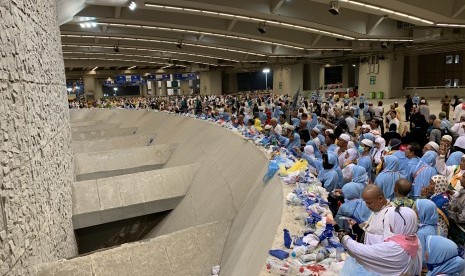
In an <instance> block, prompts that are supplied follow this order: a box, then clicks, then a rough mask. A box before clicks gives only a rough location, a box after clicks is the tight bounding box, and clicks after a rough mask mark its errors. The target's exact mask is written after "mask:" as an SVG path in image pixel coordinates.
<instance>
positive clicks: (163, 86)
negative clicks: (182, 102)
mask: <svg viewBox="0 0 465 276" xmlns="http://www.w3.org/2000/svg"><path fill="white" fill-rule="evenodd" d="M160 91H161V93H160V96H168V84H167V83H166V81H162V82H161V90H160Z"/></svg>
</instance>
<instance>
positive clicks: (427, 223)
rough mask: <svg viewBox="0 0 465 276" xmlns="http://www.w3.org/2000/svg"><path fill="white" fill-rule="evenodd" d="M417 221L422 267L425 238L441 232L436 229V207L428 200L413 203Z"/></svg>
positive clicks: (418, 200)
mask: <svg viewBox="0 0 465 276" xmlns="http://www.w3.org/2000/svg"><path fill="white" fill-rule="evenodd" d="M415 205H416V209H417V214H418V220H419V221H420V224H419V225H418V231H417V236H418V239H419V240H420V244H421V249H422V250H423V254H422V257H423V267H426V265H425V257H424V256H425V252H426V237H428V236H429V235H440V234H441V231H440V229H439V227H438V212H437V211H436V205H435V204H434V202H432V201H431V200H429V199H417V201H416V202H415Z"/></svg>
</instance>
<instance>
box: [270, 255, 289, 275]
mask: <svg viewBox="0 0 465 276" xmlns="http://www.w3.org/2000/svg"><path fill="white" fill-rule="evenodd" d="M266 270H267V271H268V272H270V273H274V274H278V275H289V272H290V271H289V267H288V266H286V265H285V264H284V262H279V261H277V260H274V259H271V258H268V259H267V260H266Z"/></svg>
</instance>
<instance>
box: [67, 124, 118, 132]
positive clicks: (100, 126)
mask: <svg viewBox="0 0 465 276" xmlns="http://www.w3.org/2000/svg"><path fill="white" fill-rule="evenodd" d="M119 125H120V124H119V123H109V124H103V123H102V124H94V125H86V126H75V125H74V124H73V125H72V126H71V131H72V132H82V131H99V130H111V129H116V128H118V127H119Z"/></svg>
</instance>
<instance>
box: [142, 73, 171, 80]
mask: <svg viewBox="0 0 465 276" xmlns="http://www.w3.org/2000/svg"><path fill="white" fill-rule="evenodd" d="M170 79H171V78H170V75H169V74H156V75H148V76H147V80H149V81H166V80H170Z"/></svg>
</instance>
